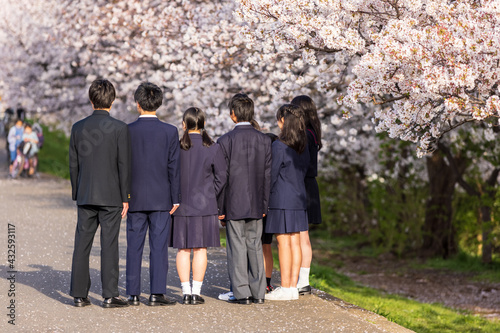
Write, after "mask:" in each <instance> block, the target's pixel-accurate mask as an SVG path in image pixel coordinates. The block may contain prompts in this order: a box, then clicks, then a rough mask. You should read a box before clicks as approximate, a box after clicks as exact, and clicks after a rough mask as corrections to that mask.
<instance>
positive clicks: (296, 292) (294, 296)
mask: <svg viewBox="0 0 500 333" xmlns="http://www.w3.org/2000/svg"><path fill="white" fill-rule="evenodd" d="M290 289H291V290H292V299H299V289H297V288H296V287H292V288H290Z"/></svg>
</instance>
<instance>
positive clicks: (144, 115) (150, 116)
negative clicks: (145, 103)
mask: <svg viewBox="0 0 500 333" xmlns="http://www.w3.org/2000/svg"><path fill="white" fill-rule="evenodd" d="M139 118H158V117H157V116H156V115H154V114H141V115H140V116H139Z"/></svg>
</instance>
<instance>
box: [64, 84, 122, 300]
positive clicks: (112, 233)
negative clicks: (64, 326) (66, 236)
mask: <svg viewBox="0 0 500 333" xmlns="http://www.w3.org/2000/svg"><path fill="white" fill-rule="evenodd" d="M89 99H90V102H91V103H92V107H93V109H94V113H93V114H92V115H90V116H88V117H87V118H85V119H83V120H80V121H78V122H77V123H75V124H74V125H73V128H72V129H71V137H70V144H69V171H70V178H71V187H72V197H73V200H76V203H77V205H78V222H77V225H76V232H75V249H74V252H73V262H72V268H71V288H70V295H71V296H73V297H74V303H75V306H77V307H82V306H86V305H90V300H89V298H88V293H89V288H90V274H89V255H90V250H91V248H92V242H93V240H94V235H95V232H96V230H97V227H98V226H99V225H100V226H101V282H102V296H103V297H104V301H103V303H102V306H103V307H105V308H113V307H122V306H128V303H127V302H126V301H124V300H122V299H121V298H119V297H118V295H119V294H118V234H119V232H120V222H121V219H122V218H123V217H125V215H126V214H127V210H128V201H129V198H130V194H129V193H130V192H129V185H130V184H129V182H130V141H129V133H128V128H127V125H126V124H125V123H124V122H121V121H119V120H117V119H115V118H113V117H111V116H110V115H109V111H110V110H111V105H112V104H113V101H114V100H115V88H114V87H113V85H112V84H111V82H109V81H108V80H95V81H94V82H92V85H91V86H90V89H89Z"/></svg>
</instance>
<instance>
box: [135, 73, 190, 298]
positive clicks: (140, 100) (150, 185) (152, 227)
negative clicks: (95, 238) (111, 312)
mask: <svg viewBox="0 0 500 333" xmlns="http://www.w3.org/2000/svg"><path fill="white" fill-rule="evenodd" d="M134 99H135V101H136V103H137V111H138V112H139V114H140V116H139V119H137V120H136V121H135V122H133V123H131V124H129V125H128V127H129V131H130V140H131V146H132V165H131V170H132V176H131V179H132V181H131V191H130V192H131V199H130V208H129V211H128V214H127V294H128V295H130V297H129V298H128V301H129V304H131V305H139V304H140V302H139V295H140V294H141V263H142V252H143V249H144V240H145V237H146V231H147V229H148V228H149V247H150V251H151V252H150V256H149V258H150V269H149V276H150V292H151V295H150V297H149V302H148V305H151V306H155V305H174V304H175V302H174V301H172V300H169V299H167V298H166V297H165V296H164V294H165V293H166V291H167V272H168V240H169V238H170V227H171V217H170V215H171V214H173V213H174V211H175V210H176V209H177V207H178V206H179V203H180V195H181V194H180V172H179V171H180V170H179V162H180V158H179V134H178V131H177V128H176V127H175V126H172V125H170V124H167V123H164V122H162V121H160V120H159V119H158V118H157V117H156V110H157V109H158V108H159V107H160V106H161V104H162V102H163V92H162V91H161V89H160V88H159V87H158V86H156V85H154V84H152V83H149V82H145V83H141V84H140V85H139V87H138V88H137V90H136V91H135V94H134Z"/></svg>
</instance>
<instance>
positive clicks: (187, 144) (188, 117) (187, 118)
mask: <svg viewBox="0 0 500 333" xmlns="http://www.w3.org/2000/svg"><path fill="white" fill-rule="evenodd" d="M182 121H183V122H184V124H185V125H186V130H185V131H184V135H183V136H182V138H181V149H184V150H189V148H191V146H192V143H191V138H190V137H189V131H193V130H200V134H201V138H202V140H203V146H205V147H210V146H211V145H213V144H214V141H213V140H212V138H211V137H210V135H208V133H207V131H205V112H203V111H201V110H200V109H199V108H189V109H187V110H186V111H185V112H184V115H183V116H182Z"/></svg>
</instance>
